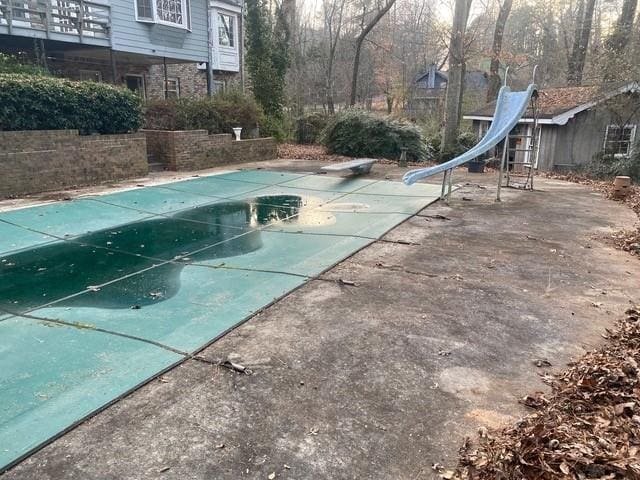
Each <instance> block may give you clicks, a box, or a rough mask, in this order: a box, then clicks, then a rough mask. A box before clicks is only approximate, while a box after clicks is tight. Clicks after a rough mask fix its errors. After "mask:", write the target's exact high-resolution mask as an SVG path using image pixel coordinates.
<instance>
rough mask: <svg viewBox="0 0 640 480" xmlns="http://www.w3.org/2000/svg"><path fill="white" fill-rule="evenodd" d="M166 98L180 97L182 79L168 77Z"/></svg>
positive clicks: (165, 91) (165, 89)
mask: <svg viewBox="0 0 640 480" xmlns="http://www.w3.org/2000/svg"><path fill="white" fill-rule="evenodd" d="M164 96H165V98H178V97H179V96H180V79H179V78H167V81H166V83H165V87H164Z"/></svg>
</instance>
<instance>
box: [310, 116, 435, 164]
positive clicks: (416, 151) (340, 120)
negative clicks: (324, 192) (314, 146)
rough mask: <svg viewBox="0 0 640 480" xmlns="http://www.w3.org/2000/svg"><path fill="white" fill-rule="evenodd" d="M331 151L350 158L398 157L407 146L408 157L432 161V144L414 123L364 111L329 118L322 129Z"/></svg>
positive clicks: (328, 148) (323, 136) (323, 141)
mask: <svg viewBox="0 0 640 480" xmlns="http://www.w3.org/2000/svg"><path fill="white" fill-rule="evenodd" d="M321 141H322V143H323V144H324V146H325V147H327V150H328V151H329V153H337V154H339V155H347V156H349V157H376V158H388V159H394V160H396V159H398V158H400V149H401V148H406V149H407V159H408V160H414V161H415V160H429V159H431V157H432V151H431V147H430V145H428V144H427V142H425V140H424V138H423V137H422V134H421V132H420V129H419V128H418V127H416V126H415V125H413V124H410V123H405V122H400V121H396V120H392V119H390V118H387V117H380V116H377V115H374V114H371V113H368V112H365V111H362V110H347V111H346V112H343V113H340V114H338V115H336V116H335V117H334V118H333V119H332V120H330V121H329V123H328V125H327V127H326V128H325V129H324V131H323V132H322V138H321Z"/></svg>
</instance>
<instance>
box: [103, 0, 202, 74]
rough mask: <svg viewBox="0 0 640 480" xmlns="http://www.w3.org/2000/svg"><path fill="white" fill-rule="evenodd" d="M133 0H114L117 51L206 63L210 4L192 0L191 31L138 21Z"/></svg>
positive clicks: (115, 48) (115, 47)
mask: <svg viewBox="0 0 640 480" xmlns="http://www.w3.org/2000/svg"><path fill="white" fill-rule="evenodd" d="M134 8H135V3H134V1H133V0H111V36H112V45H113V49H114V50H115V51H120V52H130V53H138V54H142V55H151V56H156V57H167V59H170V60H184V61H190V62H206V61H208V54H207V43H208V42H207V4H206V0H191V31H188V30H184V29H181V28H175V27H170V26H167V25H158V24H150V23H143V22H137V21H136V17H135V11H134Z"/></svg>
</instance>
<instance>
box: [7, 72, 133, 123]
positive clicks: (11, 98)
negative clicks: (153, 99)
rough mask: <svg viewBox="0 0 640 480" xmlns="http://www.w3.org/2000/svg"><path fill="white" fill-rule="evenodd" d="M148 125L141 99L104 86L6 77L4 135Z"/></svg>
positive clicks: (18, 76) (61, 80)
mask: <svg viewBox="0 0 640 480" xmlns="http://www.w3.org/2000/svg"><path fill="white" fill-rule="evenodd" d="M141 124H142V107H141V104H140V98H139V97H138V96H136V95H135V94H134V93H133V92H130V91H129V90H126V89H124V88H118V87H114V86H111V85H107V84H104V83H95V82H73V81H71V80H65V79H61V78H53V77H42V76H33V75H23V74H0V130H61V129H77V130H79V131H80V132H81V133H83V134H89V133H125V132H130V131H135V130H137V129H138V128H139V127H140V125H141Z"/></svg>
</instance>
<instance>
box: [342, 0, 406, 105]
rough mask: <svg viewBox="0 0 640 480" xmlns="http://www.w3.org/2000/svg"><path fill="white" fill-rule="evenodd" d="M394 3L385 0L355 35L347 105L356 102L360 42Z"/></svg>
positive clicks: (390, 0)
mask: <svg viewBox="0 0 640 480" xmlns="http://www.w3.org/2000/svg"><path fill="white" fill-rule="evenodd" d="M394 3H396V0H387V3H385V5H384V6H383V7H382V8H381V9H380V10H378V13H376V15H375V16H374V17H373V18H372V19H371V21H370V22H369V23H368V24H367V25H366V26H365V27H364V28H363V29H362V31H361V32H360V35H358V36H357V37H356V54H355V56H354V58H353V72H352V74H351V98H350V100H349V105H350V106H352V107H353V106H354V105H355V104H356V96H357V93H358V92H357V90H358V70H359V69H360V53H361V52H362V43H363V42H364V39H365V38H367V35H368V34H369V32H370V31H371V30H373V27H375V26H376V25H377V24H378V22H379V21H380V20H381V19H382V17H384V16H385V14H386V13H387V12H388V11H389V10H390V9H391V7H392V6H393V4H394Z"/></svg>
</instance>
